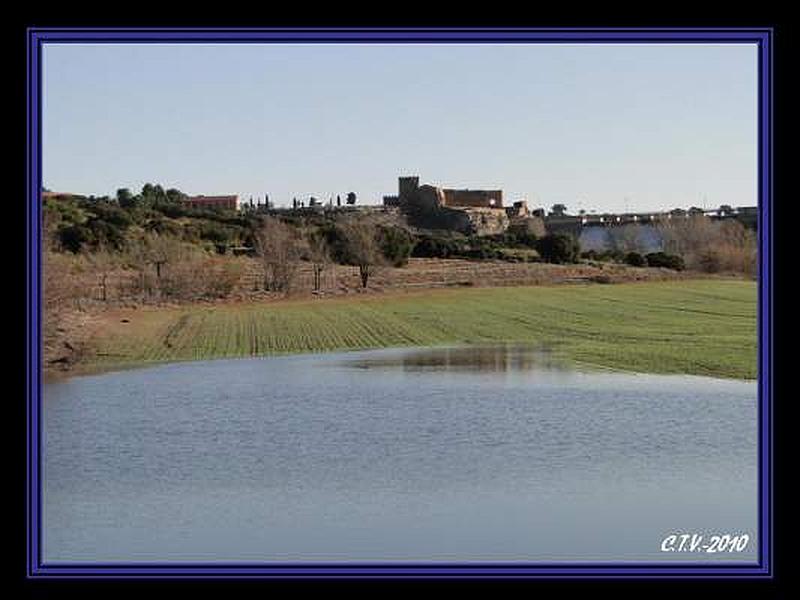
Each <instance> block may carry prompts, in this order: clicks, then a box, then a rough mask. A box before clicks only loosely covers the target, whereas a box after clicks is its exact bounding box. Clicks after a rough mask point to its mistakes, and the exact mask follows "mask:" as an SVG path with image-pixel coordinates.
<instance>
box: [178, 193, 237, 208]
mask: <svg viewBox="0 0 800 600" xmlns="http://www.w3.org/2000/svg"><path fill="white" fill-rule="evenodd" d="M182 202H183V204H184V205H185V206H189V207H190V208H216V209H224V210H236V208H237V206H238V204H239V196H235V195H234V196H203V195H200V196H188V197H187V198H184V199H183V200H182Z"/></svg>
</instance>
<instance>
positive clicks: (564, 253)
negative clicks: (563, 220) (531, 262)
mask: <svg viewBox="0 0 800 600" xmlns="http://www.w3.org/2000/svg"><path fill="white" fill-rule="evenodd" d="M536 251H537V252H538V253H539V256H541V257H542V259H543V260H545V261H546V262H549V263H556V264H561V263H574V262H577V260H578V254H579V252H580V246H579V245H578V242H577V240H576V239H575V238H574V237H572V236H571V235H567V234H564V233H552V234H548V235H546V236H544V237H543V238H541V239H540V240H539V241H538V242H537V244H536Z"/></svg>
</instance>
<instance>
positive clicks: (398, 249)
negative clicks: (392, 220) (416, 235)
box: [378, 227, 414, 267]
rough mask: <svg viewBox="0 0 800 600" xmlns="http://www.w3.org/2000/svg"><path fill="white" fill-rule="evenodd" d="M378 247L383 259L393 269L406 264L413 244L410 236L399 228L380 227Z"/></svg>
mask: <svg viewBox="0 0 800 600" xmlns="http://www.w3.org/2000/svg"><path fill="white" fill-rule="evenodd" d="M378 245H379V247H380V249H381V252H382V253H383V256H384V258H385V259H386V260H387V262H388V263H389V264H390V265H392V266H393V267H402V266H404V265H406V264H408V257H409V256H410V255H411V249H412V248H413V247H414V242H413V240H412V238H411V235H410V234H409V233H408V232H407V231H405V230H404V229H400V228H399V227H381V228H380V232H379V234H378Z"/></svg>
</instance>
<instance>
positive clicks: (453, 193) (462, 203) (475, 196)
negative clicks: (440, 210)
mask: <svg viewBox="0 0 800 600" xmlns="http://www.w3.org/2000/svg"><path fill="white" fill-rule="evenodd" d="M442 192H444V205H445V206H451V207H453V208H457V207H461V208H467V207H469V208H500V207H501V206H503V191H502V190H449V189H444V190H442Z"/></svg>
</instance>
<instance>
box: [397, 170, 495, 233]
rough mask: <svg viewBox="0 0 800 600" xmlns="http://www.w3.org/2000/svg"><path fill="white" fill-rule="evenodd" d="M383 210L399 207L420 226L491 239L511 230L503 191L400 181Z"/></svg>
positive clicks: (405, 179) (414, 178) (417, 181)
mask: <svg viewBox="0 0 800 600" xmlns="http://www.w3.org/2000/svg"><path fill="white" fill-rule="evenodd" d="M383 204H384V206H394V207H399V208H400V210H402V211H403V212H404V213H406V214H407V215H409V216H410V217H411V218H412V220H414V221H415V222H416V223H417V224H419V225H420V226H427V227H434V228H442V229H454V230H456V231H461V232H462V233H465V234H477V235H491V234H494V233H502V232H504V231H505V230H506V229H507V228H508V224H509V217H508V215H507V214H506V210H505V209H504V208H503V191H502V190H469V189H461V190H458V189H449V188H440V187H436V186H433V185H420V184H419V177H400V178H399V179H398V194H397V195H396V196H384V197H383Z"/></svg>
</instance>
